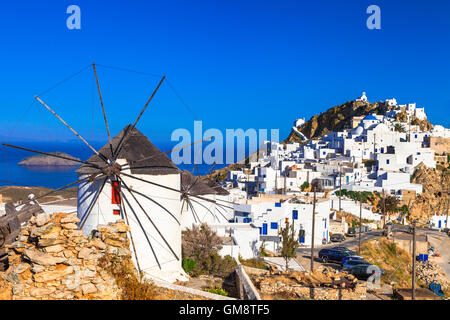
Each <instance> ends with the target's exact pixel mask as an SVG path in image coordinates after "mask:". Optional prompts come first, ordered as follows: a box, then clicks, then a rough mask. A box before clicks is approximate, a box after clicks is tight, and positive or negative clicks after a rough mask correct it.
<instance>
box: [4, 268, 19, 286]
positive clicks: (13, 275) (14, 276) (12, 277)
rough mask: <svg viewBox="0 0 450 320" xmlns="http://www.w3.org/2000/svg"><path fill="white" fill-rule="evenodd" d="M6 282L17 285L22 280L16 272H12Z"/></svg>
mask: <svg viewBox="0 0 450 320" xmlns="http://www.w3.org/2000/svg"><path fill="white" fill-rule="evenodd" d="M5 280H6V281H9V282H11V283H15V284H18V283H20V278H19V276H18V275H17V273H15V272H14V271H11V272H10V273H9V274H8V275H6V277H5Z"/></svg>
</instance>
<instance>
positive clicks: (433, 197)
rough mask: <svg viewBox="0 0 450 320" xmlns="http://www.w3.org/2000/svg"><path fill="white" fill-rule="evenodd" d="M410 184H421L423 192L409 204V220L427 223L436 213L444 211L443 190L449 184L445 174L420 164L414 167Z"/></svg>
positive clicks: (446, 198) (444, 197)
mask: <svg viewBox="0 0 450 320" xmlns="http://www.w3.org/2000/svg"><path fill="white" fill-rule="evenodd" d="M411 182H412V183H418V184H421V185H422V186H423V192H422V194H420V195H418V196H417V197H416V199H415V200H414V202H413V203H412V204H411V209H410V216H409V219H418V221H420V222H422V223H427V222H428V220H429V219H430V218H431V216H432V215H433V214H434V213H435V212H436V211H438V212H440V211H443V210H445V208H446V205H447V201H448V194H447V193H446V192H445V191H444V190H445V188H447V186H448V184H449V183H450V176H449V174H448V173H447V172H443V171H441V170H437V169H433V168H428V167H427V166H425V165H424V164H423V163H421V164H419V165H418V166H417V167H416V169H415V171H414V173H413V175H412V177H411Z"/></svg>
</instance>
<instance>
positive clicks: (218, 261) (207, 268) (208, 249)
mask: <svg viewBox="0 0 450 320" xmlns="http://www.w3.org/2000/svg"><path fill="white" fill-rule="evenodd" d="M182 242H183V243H182V246H183V257H184V258H185V259H191V260H194V261H195V262H196V264H195V267H194V268H193V269H192V270H190V274H192V275H193V276H198V275H201V274H209V275H217V276H227V275H228V274H230V273H231V272H233V271H234V268H235V267H236V262H235V261H234V260H233V258H232V257H231V256H225V257H224V258H222V257H221V256H220V255H219V253H218V252H219V250H220V249H222V245H221V244H222V242H221V240H220V238H219V237H218V236H217V234H216V233H215V232H214V231H212V230H211V228H210V227H209V226H208V225H207V224H202V225H201V226H194V227H193V228H192V229H187V230H186V231H185V232H184V233H183V239H182ZM189 263H190V264H192V262H189ZM183 267H184V265H183Z"/></svg>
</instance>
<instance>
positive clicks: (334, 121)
mask: <svg viewBox="0 0 450 320" xmlns="http://www.w3.org/2000/svg"><path fill="white" fill-rule="evenodd" d="M392 108H394V107H392V106H388V104H387V103H386V102H383V101H380V102H374V103H370V102H364V101H347V102H345V103H343V104H340V105H337V106H334V107H332V108H329V109H328V110H327V111H325V112H321V113H320V114H318V115H315V116H313V117H311V119H309V120H308V121H306V122H305V123H304V124H303V125H301V126H300V127H297V130H298V131H300V132H302V133H303V134H304V135H305V136H306V137H307V138H309V139H317V138H320V137H323V136H324V135H326V134H328V133H330V132H335V131H342V130H343V129H344V128H347V127H351V121H352V118H353V117H360V116H366V115H369V114H380V115H384V114H385V113H386V111H389V110H391V109H392ZM398 115H399V116H398V117H397V120H398V121H400V122H405V123H406V121H407V120H406V113H404V112H400V113H399V114H398ZM403 115H404V117H403ZM411 124H412V125H414V124H417V125H419V126H420V128H421V129H422V130H429V129H431V127H432V124H431V123H430V122H429V121H428V120H422V121H421V120H419V119H416V118H414V117H412V119H411ZM302 141H303V140H302V139H301V137H300V136H299V135H298V134H297V133H296V132H295V131H294V130H292V131H291V133H290V134H289V136H288V137H287V138H286V139H285V140H284V141H283V142H284V143H293V142H302Z"/></svg>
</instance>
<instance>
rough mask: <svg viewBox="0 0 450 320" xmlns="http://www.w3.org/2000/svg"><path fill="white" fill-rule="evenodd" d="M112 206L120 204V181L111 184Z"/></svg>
mask: <svg viewBox="0 0 450 320" xmlns="http://www.w3.org/2000/svg"><path fill="white" fill-rule="evenodd" d="M111 191H112V194H111V204H120V188H119V181H112V182H111Z"/></svg>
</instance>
